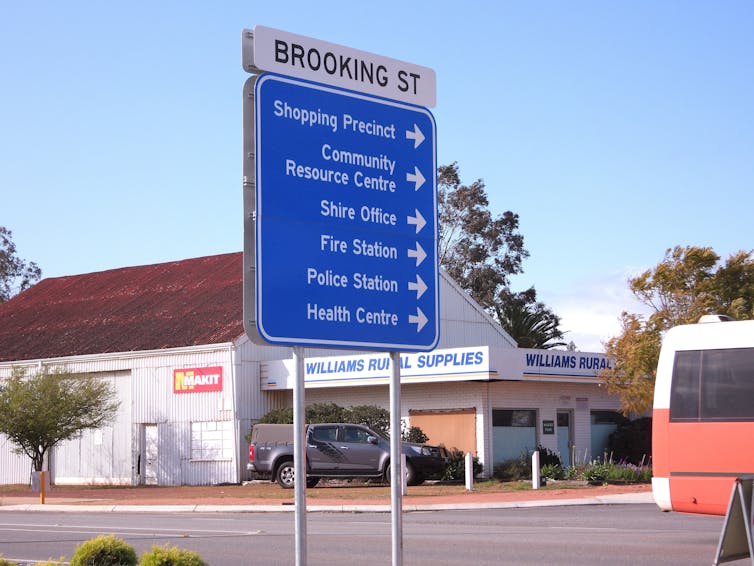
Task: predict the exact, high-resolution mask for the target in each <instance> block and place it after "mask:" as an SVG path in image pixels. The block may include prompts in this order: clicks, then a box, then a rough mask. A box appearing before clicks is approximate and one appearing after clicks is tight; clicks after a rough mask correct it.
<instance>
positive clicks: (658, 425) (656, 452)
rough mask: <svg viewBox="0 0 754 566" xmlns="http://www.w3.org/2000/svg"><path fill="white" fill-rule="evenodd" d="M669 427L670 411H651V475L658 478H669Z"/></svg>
mask: <svg viewBox="0 0 754 566" xmlns="http://www.w3.org/2000/svg"><path fill="white" fill-rule="evenodd" d="M669 425H670V409H655V410H654V411H652V475H653V476H655V477H659V478H667V477H670V465H669V464H670V463H669V462H668V458H669V456H670V454H669V447H668V435H669V433H670V429H669Z"/></svg>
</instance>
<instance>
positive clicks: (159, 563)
mask: <svg viewBox="0 0 754 566" xmlns="http://www.w3.org/2000/svg"><path fill="white" fill-rule="evenodd" d="M139 566H207V563H206V562H204V560H202V559H201V557H200V556H199V555H198V554H197V553H196V552H194V551H193V550H183V549H180V548H177V547H175V546H173V547H169V546H168V545H165V546H157V545H155V546H153V547H152V550H150V551H149V552H146V553H144V555H142V557H141V561H140V562H139Z"/></svg>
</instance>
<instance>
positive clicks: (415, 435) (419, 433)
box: [401, 426, 429, 444]
mask: <svg viewBox="0 0 754 566" xmlns="http://www.w3.org/2000/svg"><path fill="white" fill-rule="evenodd" d="M401 440H402V441H403V442H414V443H416V444H424V443H425V442H427V440H429V436H427V435H426V434H424V431H423V430H422V429H421V428H419V427H418V426H411V427H408V428H407V429H405V430H404V431H403V432H402V433H401Z"/></svg>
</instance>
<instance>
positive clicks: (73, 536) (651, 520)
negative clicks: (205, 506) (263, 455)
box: [0, 504, 747, 566]
mask: <svg viewBox="0 0 754 566" xmlns="http://www.w3.org/2000/svg"><path fill="white" fill-rule="evenodd" d="M721 528H722V518H721V517H705V516H690V515H680V514H675V513H662V512H660V511H658V509H657V507H656V506H654V505H649V504H647V505H643V504H642V505H587V506H575V507H570V506H564V507H542V508H525V509H497V510H481V511H479V510H474V511H430V512H414V513H406V514H404V516H403V564H405V565H414V564H416V565H424V564H431V565H433V566H443V565H449V566H450V565H459V566H460V565H463V566H468V565H469V564H481V565H483V564H496V565H498V564H516V565H519V564H520V565H529V564H531V565H535V564H536V565H538V566H539V565H542V564H558V565H580V566H582V565H592V564H609V565H611V566H621V565H626V566H628V565H630V566H640V565H643V564H647V565H649V564H651V565H653V566H654V565H663V564H666V565H680V564H683V565H695V564H699V565H705V566H709V564H711V563H712V560H713V556H714V553H715V549H716V547H717V540H718V537H719V535H720V529H721ZM293 529H294V515H293V513H235V514H234V513H212V514H202V513H186V514H183V513H174V514H165V513H92V512H89V513H77V512H64V513H62V512H61V513H58V512H49V511H48V512H44V513H41V512H27V511H8V512H2V513H0V554H2V555H3V556H4V557H5V558H7V559H12V560H16V561H19V562H21V563H22V564H33V563H34V561H38V560H46V559H49V558H59V557H61V556H66V557H68V558H70V556H71V555H72V553H73V550H74V549H75V547H76V546H77V545H78V544H80V543H81V542H83V541H85V540H88V539H90V538H93V537H95V536H97V535H98V534H111V533H112V534H115V535H116V536H119V537H121V538H123V539H125V540H126V541H127V542H128V543H129V544H130V545H132V546H133V547H134V548H135V549H136V551H137V553H139V554H141V553H142V552H144V551H147V550H149V549H150V548H151V547H152V545H154V544H159V545H164V544H168V545H170V546H178V547H180V548H186V549H191V550H195V551H196V552H198V553H199V554H200V555H201V556H202V558H204V560H205V561H206V562H207V563H208V564H211V565H213V566H231V565H240V564H259V565H278V564H279V565H285V566H289V565H291V564H293V563H294V556H295V550H294V531H293ZM390 533H391V531H390V514H389V513H309V514H308V516H307V537H306V540H307V564H309V565H312V566H314V565H327V566H339V565H343V566H346V565H348V566H352V565H354V564H360V565H363V566H372V565H382V564H384V565H390V564H391V534H390ZM740 563H741V564H744V563H747V562H745V561H741V562H740Z"/></svg>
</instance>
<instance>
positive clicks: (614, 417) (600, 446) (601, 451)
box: [590, 411, 627, 460]
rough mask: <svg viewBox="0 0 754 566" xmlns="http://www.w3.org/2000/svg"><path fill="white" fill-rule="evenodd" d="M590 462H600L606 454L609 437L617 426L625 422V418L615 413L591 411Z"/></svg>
mask: <svg viewBox="0 0 754 566" xmlns="http://www.w3.org/2000/svg"><path fill="white" fill-rule="evenodd" d="M590 417H591V430H592V445H591V449H592V454H591V459H592V460H602V459H603V458H604V457H605V456H607V457H609V456H610V455H609V454H607V450H608V448H607V447H608V443H609V441H610V435H611V434H612V433H614V432H615V431H616V430H618V426H619V425H621V424H623V423H624V422H626V420H627V419H626V417H624V416H623V415H621V414H620V413H617V412H615V411H592V412H591V413H590Z"/></svg>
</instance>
